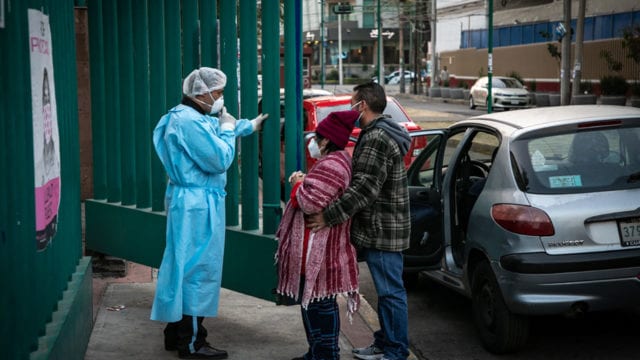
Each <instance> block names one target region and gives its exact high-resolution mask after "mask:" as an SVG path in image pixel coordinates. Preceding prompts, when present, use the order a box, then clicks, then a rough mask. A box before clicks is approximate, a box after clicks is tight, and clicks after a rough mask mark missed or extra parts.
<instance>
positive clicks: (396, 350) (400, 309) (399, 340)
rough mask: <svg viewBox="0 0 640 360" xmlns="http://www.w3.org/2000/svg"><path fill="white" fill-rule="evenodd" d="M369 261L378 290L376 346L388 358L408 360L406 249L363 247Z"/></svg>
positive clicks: (370, 270)
mask: <svg viewBox="0 0 640 360" xmlns="http://www.w3.org/2000/svg"><path fill="white" fill-rule="evenodd" d="M363 252H364V257H365V261H366V262H367V265H368V266H369V272H370V273H371V277H372V279H373V283H374V285H375V287H376V292H377V293H378V320H379V321H380V330H378V331H376V332H375V333H374V334H373V336H374V338H375V342H374V344H375V346H377V347H378V348H380V349H383V350H384V355H385V358H389V359H392V360H405V359H406V358H407V357H408V356H409V335H408V327H409V324H408V322H409V321H408V308H407V292H406V290H405V288H404V283H403V281H402V269H403V261H402V253H401V252H391V251H380V250H375V249H363Z"/></svg>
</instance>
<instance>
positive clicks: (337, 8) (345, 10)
mask: <svg viewBox="0 0 640 360" xmlns="http://www.w3.org/2000/svg"><path fill="white" fill-rule="evenodd" d="M332 10H333V13H334V14H351V13H352V12H353V6H352V5H351V4H336V5H333V9H332Z"/></svg>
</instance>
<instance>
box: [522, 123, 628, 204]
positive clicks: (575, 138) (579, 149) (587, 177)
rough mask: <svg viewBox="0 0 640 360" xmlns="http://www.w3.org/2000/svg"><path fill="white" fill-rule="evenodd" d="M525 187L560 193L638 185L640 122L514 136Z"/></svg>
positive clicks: (533, 191)
mask: <svg viewBox="0 0 640 360" xmlns="http://www.w3.org/2000/svg"><path fill="white" fill-rule="evenodd" d="M512 150H513V151H512V156H513V158H512V159H513V160H514V161H515V165H516V168H517V171H518V175H519V176H518V177H519V179H520V180H521V183H522V185H523V187H524V190H525V191H527V192H530V193H541V194H562V193H584V192H594V191H609V190H619V189H627V188H637V187H640V127H624V128H623V127H617V128H606V129H605V128H602V129H589V130H581V131H578V130H576V131H573V132H569V133H562V134H553V135H545V136H540V137H536V138H529V139H522V140H517V141H515V142H514V143H513V149H512Z"/></svg>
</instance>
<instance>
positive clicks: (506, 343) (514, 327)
mask: <svg viewBox="0 0 640 360" xmlns="http://www.w3.org/2000/svg"><path fill="white" fill-rule="evenodd" d="M472 276H473V278H472V279H473V281H472V294H471V301H472V305H473V318H474V321H475V325H476V328H477V330H478V333H479V335H480V339H481V340H482V344H483V346H484V347H485V348H486V349H487V350H488V351H490V352H492V353H495V354H504V353H509V352H514V351H517V350H519V349H520V348H522V347H523V346H524V345H525V344H526V342H527V337H528V336H529V319H528V318H527V317H526V316H523V315H518V314H514V313H512V312H511V311H509V309H507V306H506V304H505V303H504V299H503V298H502V293H501V292H500V287H499V286H498V282H497V281H496V278H495V276H494V274H493V271H492V270H491V266H490V265H489V263H488V262H487V261H482V262H481V263H479V264H478V266H477V267H476V269H475V271H474V272H473V274H472Z"/></svg>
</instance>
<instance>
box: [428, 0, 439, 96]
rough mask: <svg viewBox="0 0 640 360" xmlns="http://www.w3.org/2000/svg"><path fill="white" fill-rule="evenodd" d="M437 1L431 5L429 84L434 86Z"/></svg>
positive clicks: (436, 67)
mask: <svg viewBox="0 0 640 360" xmlns="http://www.w3.org/2000/svg"><path fill="white" fill-rule="evenodd" d="M436 7H437V1H436V0H433V2H432V3H431V84H430V86H429V87H435V86H436V71H437V69H438V54H437V53H436V28H437V27H438V15H437V11H436Z"/></svg>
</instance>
